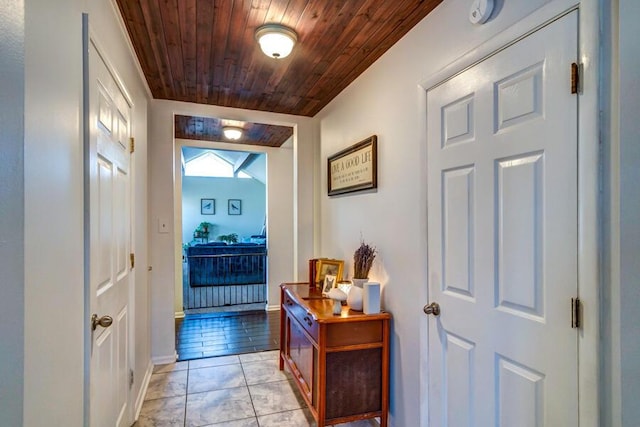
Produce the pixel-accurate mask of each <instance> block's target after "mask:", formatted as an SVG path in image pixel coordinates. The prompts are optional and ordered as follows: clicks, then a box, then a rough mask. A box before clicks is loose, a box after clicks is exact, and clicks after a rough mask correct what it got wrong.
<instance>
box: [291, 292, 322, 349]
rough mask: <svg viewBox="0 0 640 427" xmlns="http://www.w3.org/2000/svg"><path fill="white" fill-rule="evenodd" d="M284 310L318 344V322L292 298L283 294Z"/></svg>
mask: <svg viewBox="0 0 640 427" xmlns="http://www.w3.org/2000/svg"><path fill="white" fill-rule="evenodd" d="M284 308H285V309H286V310H287V311H288V312H289V313H290V314H291V317H293V318H294V319H295V320H296V321H297V322H298V323H299V324H300V326H302V328H303V329H304V330H305V331H307V333H308V334H309V335H311V338H313V340H314V341H315V342H316V343H318V329H319V326H318V322H317V321H316V320H315V319H314V318H313V315H312V314H311V313H309V312H308V311H307V310H306V309H305V308H304V307H302V306H300V305H299V304H298V303H297V302H296V301H295V300H294V299H293V298H291V297H290V296H289V295H287V294H285V297H284Z"/></svg>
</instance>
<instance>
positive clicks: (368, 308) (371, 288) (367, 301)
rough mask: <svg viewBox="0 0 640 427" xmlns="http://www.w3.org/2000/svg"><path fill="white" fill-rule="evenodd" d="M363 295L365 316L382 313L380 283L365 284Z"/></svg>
mask: <svg viewBox="0 0 640 427" xmlns="http://www.w3.org/2000/svg"><path fill="white" fill-rule="evenodd" d="M363 291H364V292H363V295H362V311H364V314H376V313H380V283H378V282H367V283H365V284H364V288H363Z"/></svg>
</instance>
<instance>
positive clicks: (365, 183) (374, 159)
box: [327, 135, 378, 196]
mask: <svg viewBox="0 0 640 427" xmlns="http://www.w3.org/2000/svg"><path fill="white" fill-rule="evenodd" d="M377 144H378V137H377V136H376V135H373V136H371V137H369V138H367V139H365V140H364V141H360V142H358V143H357V144H355V145H352V146H351V147H349V148H347V149H345V150H342V151H340V152H339V153H336V154H334V155H333V156H331V157H329V158H328V159H327V168H328V170H327V175H328V192H329V196H335V195H337V194H344V193H351V192H353V191H361V190H368V189H372V188H378V147H377Z"/></svg>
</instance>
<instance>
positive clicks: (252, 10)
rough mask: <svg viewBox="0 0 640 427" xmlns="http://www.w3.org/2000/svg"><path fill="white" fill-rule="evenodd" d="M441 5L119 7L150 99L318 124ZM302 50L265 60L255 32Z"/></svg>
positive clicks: (148, 2) (247, 2)
mask: <svg viewBox="0 0 640 427" xmlns="http://www.w3.org/2000/svg"><path fill="white" fill-rule="evenodd" d="M441 1H442V0H117V3H118V7H119V8H120V12H121V13H122V16H123V18H124V22H125V25H126V27H127V30H128V32H129V35H130V37H131V40H132V42H133V46H134V48H135V50H136V53H137V55H138V58H139V60H140V64H141V65H142V69H143V71H144V74H145V76H146V78H147V82H148V83H149V87H150V88H151V91H152V93H153V96H154V98H157V99H171V100H177V101H187V102H194V103H200V104H211V105H220V106H227V107H236V108H246V109H251V110H263V111H271V112H276V113H287V114H296V115H303V116H314V115H315V114H316V113H318V112H319V111H320V110H321V109H322V108H323V107H324V106H325V105H327V104H328V103H329V102H330V101H331V100H332V99H333V98H334V97H335V96H336V95H338V94H339V93H340V92H341V91H342V90H343V89H344V88H345V87H347V86H348V85H349V83H351V82H352V81H353V80H354V79H355V78H356V77H358V76H359V75H360V74H361V73H362V72H363V71H364V70H365V69H367V67H369V66H370V65H371V64H372V63H373V62H374V61H375V60H376V59H378V58H379V57H380V56H381V55H382V54H383V53H384V52H385V51H387V50H388V49H389V48H390V47H391V46H392V45H393V44H394V43H396V42H397V41H398V40H399V39H400V38H401V37H402V36H403V35H405V34H406V33H407V32H408V31H409V30H410V29H411V28H412V27H413V26H414V25H416V24H417V23H418V22H419V21H420V20H421V19H422V18H424V17H425V16H426V15H427V14H428V13H429V12H430V11H431V10H432V9H433V8H434V7H436V6H437V5H438V4H439V3H440V2H441ZM267 23H279V24H283V25H286V26H288V27H290V28H292V29H293V30H295V32H296V33H297V34H298V43H297V44H296V46H295V47H294V50H293V52H292V53H291V55H289V56H288V57H286V58H283V59H273V58H269V57H267V56H266V55H264V54H263V53H262V52H261V50H260V48H259V46H258V44H257V42H256V41H255V39H254V32H255V29H256V28H257V27H259V26H260V25H263V24H267Z"/></svg>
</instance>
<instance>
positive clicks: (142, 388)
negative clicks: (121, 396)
mask: <svg viewBox="0 0 640 427" xmlns="http://www.w3.org/2000/svg"><path fill="white" fill-rule="evenodd" d="M151 374H153V362H152V361H151V360H149V364H148V365H147V370H146V372H145V373H144V378H143V379H142V385H141V386H140V392H139V393H138V397H137V398H136V404H135V414H134V420H135V421H138V418H140V411H142V405H143V404H144V398H145V396H146V395H147V388H149V381H151Z"/></svg>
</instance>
